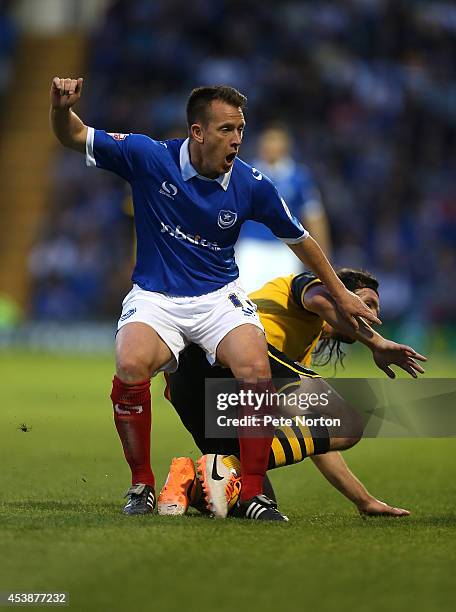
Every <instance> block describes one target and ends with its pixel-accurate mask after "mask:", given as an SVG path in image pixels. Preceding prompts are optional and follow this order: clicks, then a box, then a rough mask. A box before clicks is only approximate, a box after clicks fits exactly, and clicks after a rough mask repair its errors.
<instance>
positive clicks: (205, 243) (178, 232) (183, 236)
mask: <svg viewBox="0 0 456 612" xmlns="http://www.w3.org/2000/svg"><path fill="white" fill-rule="evenodd" d="M160 223H161V226H162V227H161V233H162V234H169V235H170V236H172V237H173V238H177V240H186V241H187V242H190V244H194V245H195V246H200V247H203V248H205V249H209V250H211V251H220V247H219V245H218V244H217V243H216V242H211V241H210V240H206V238H201V236H200V235H199V234H188V233H186V232H184V231H183V230H182V229H181V226H180V225H177V226H176V227H175V228H173V227H171V226H170V225H167V224H166V223H163V221H160Z"/></svg>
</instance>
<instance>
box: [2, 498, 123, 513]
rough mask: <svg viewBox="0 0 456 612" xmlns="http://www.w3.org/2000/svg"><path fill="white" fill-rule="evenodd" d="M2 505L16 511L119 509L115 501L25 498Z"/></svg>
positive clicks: (98, 510)
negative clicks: (38, 499) (92, 501)
mask: <svg viewBox="0 0 456 612" xmlns="http://www.w3.org/2000/svg"><path fill="white" fill-rule="evenodd" d="M0 507H3V508H5V509H7V510H15V511H21V510H26V511H30V510H31V511H33V510H37V511H41V512H42V511H50V512H81V511H82V512H102V511H118V510H119V507H121V506H120V505H119V504H115V503H112V502H111V503H103V502H100V503H96V504H94V503H91V502H89V503H85V502H82V501H80V502H62V501H52V500H47V501H36V500H33V501H32V500H30V501H27V500H24V501H18V502H4V503H3V504H1V506H0Z"/></svg>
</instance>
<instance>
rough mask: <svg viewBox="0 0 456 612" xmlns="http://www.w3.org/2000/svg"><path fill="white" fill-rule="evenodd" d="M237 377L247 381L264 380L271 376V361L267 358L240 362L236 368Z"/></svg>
mask: <svg viewBox="0 0 456 612" xmlns="http://www.w3.org/2000/svg"><path fill="white" fill-rule="evenodd" d="M235 376H236V378H242V379H244V380H247V381H257V380H264V379H266V378H270V377H271V370H270V367H269V361H268V360H267V359H254V360H252V361H250V362H248V363H243V364H240V365H239V366H238V367H237V368H236V373H235Z"/></svg>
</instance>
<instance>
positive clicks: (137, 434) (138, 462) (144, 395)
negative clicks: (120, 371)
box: [111, 376, 155, 487]
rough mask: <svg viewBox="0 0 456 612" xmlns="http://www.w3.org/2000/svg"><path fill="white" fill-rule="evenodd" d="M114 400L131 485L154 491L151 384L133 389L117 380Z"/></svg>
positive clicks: (114, 388) (115, 416)
mask: <svg viewBox="0 0 456 612" xmlns="http://www.w3.org/2000/svg"><path fill="white" fill-rule="evenodd" d="M111 399H112V404H113V408H114V422H115V424H116V429H117V433H118V434H119V438H120V441H121V442H122V446H123V450H124V454H125V459H126V460H127V461H128V465H129V466H130V469H131V484H139V483H142V484H147V485H151V486H152V487H154V486H155V477H154V474H153V472H152V470H151V467H150V425H151V399H150V380H145V381H143V382H140V383H136V384H134V385H130V384H127V383H124V382H122V381H121V380H120V378H117V376H114V378H113V381H112V393H111Z"/></svg>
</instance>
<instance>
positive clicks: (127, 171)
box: [86, 127, 158, 181]
mask: <svg viewBox="0 0 456 612" xmlns="http://www.w3.org/2000/svg"><path fill="white" fill-rule="evenodd" d="M150 144H157V146H158V143H155V141H154V140H152V139H151V138H149V137H148V136H144V135H142V134H111V133H108V132H105V131H103V130H95V129H94V128H92V127H89V128H88V130H87V141H86V164H87V166H94V167H97V168H102V169H104V170H110V171H111V172H114V173H115V174H118V175H119V176H121V177H122V178H124V179H125V180H126V181H131V179H132V178H133V175H134V174H135V173H141V163H144V161H142V160H143V159H144V157H145V156H144V153H145V151H146V150H147V153H150V152H149V151H148V149H149V148H150V146H149V145H150Z"/></svg>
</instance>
